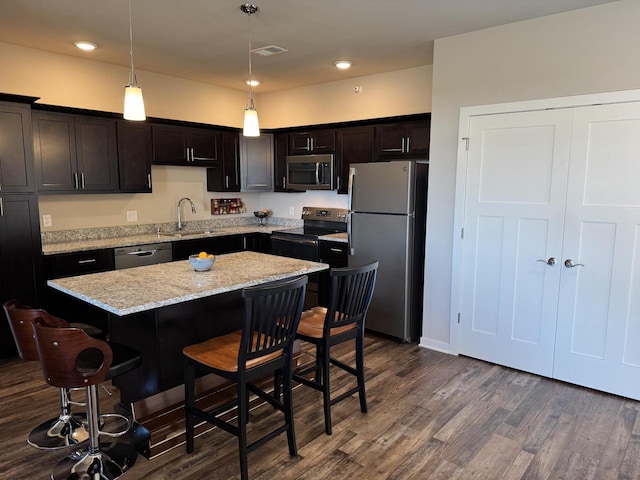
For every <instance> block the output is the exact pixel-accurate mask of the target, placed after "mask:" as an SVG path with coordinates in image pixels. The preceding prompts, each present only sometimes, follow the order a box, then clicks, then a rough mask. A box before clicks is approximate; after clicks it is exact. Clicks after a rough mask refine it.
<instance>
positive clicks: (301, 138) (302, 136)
mask: <svg viewBox="0 0 640 480" xmlns="http://www.w3.org/2000/svg"><path fill="white" fill-rule="evenodd" d="M335 151H336V131H335V130H334V129H331V130H310V131H308V132H296V133H290V134H289V155H304V154H312V153H334V152H335Z"/></svg>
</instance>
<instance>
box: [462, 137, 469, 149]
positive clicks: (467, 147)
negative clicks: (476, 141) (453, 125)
mask: <svg viewBox="0 0 640 480" xmlns="http://www.w3.org/2000/svg"><path fill="white" fill-rule="evenodd" d="M462 140H464V148H465V150H469V137H462Z"/></svg>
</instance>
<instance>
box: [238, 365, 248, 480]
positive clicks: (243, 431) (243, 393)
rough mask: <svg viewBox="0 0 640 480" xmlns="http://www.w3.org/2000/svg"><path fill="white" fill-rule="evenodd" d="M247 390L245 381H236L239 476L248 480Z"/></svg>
mask: <svg viewBox="0 0 640 480" xmlns="http://www.w3.org/2000/svg"><path fill="white" fill-rule="evenodd" d="M248 397H249V392H248V390H247V384H246V381H245V380H244V379H243V378H242V379H240V380H239V381H238V447H239V451H240V478H241V480H249V466H248V462H247V455H248V449H247V411H248V408H249V405H248V404H249V398H248Z"/></svg>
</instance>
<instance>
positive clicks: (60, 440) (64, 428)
mask: <svg viewBox="0 0 640 480" xmlns="http://www.w3.org/2000/svg"><path fill="white" fill-rule="evenodd" d="M58 390H59V392H60V415H59V416H58V418H53V419H50V420H47V421H46V422H43V423H42V424H40V425H39V426H37V427H36V428H34V429H33V430H32V431H31V433H30V434H29V437H28V438H27V443H28V444H29V445H31V446H32V447H36V448H40V449H43V450H57V449H60V448H67V447H70V446H73V445H77V444H79V443H82V442H84V441H86V440H87V439H88V438H89V432H87V429H86V427H85V426H84V424H83V423H82V420H81V419H80V418H79V417H77V416H75V415H72V414H71V408H70V401H69V390H68V389H66V388H60V389H58Z"/></svg>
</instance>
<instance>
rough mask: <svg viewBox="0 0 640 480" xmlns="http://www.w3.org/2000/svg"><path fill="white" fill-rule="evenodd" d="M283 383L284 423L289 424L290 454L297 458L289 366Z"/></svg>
mask: <svg viewBox="0 0 640 480" xmlns="http://www.w3.org/2000/svg"><path fill="white" fill-rule="evenodd" d="M282 377H283V378H282V383H283V389H284V421H285V423H286V424H287V442H288V443H289V453H290V454H291V456H293V457H295V456H296V455H298V447H297V446H296V432H295V428H294V425H293V390H292V385H291V384H292V380H291V365H290V364H289V365H287V366H286V367H285V369H284V372H282Z"/></svg>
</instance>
